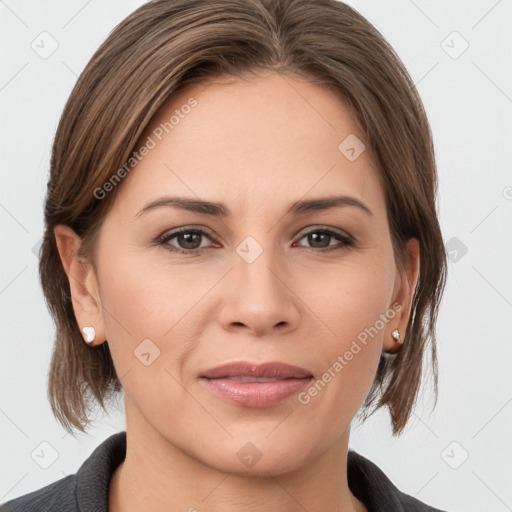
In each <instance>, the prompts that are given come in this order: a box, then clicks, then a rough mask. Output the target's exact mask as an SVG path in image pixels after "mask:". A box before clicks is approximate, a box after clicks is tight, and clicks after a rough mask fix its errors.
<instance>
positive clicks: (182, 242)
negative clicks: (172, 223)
mask: <svg viewBox="0 0 512 512" xmlns="http://www.w3.org/2000/svg"><path fill="white" fill-rule="evenodd" d="M203 237H206V238H208V239H210V240H211V237H210V235H209V234H208V233H207V232H206V231H203V230H202V229H183V230H180V231H174V232H172V233H168V234H166V235H164V236H162V237H160V238H159V239H158V243H159V244H160V245H163V246H165V247H166V249H168V250H170V251H173V252H181V253H184V254H190V253H194V252H199V250H200V249H202V248H205V246H202V244H201V239H202V238H203ZM304 238H306V239H307V241H308V243H309V244H312V247H310V249H317V250H318V251H323V252H326V251H332V250H340V249H346V248H347V247H349V246H351V245H353V240H352V239H351V238H350V237H349V236H348V235H344V234H341V233H338V232H337V231H333V230H330V229H315V230H312V231H308V232H307V233H304V234H303V235H302V236H301V237H300V238H299V240H302V239H304ZM333 238H334V239H336V240H338V241H339V242H340V244H338V245H334V246H332V245H331V241H332V239H333ZM173 239H176V241H177V244H178V247H176V245H174V244H171V243H170V241H171V240H173Z"/></svg>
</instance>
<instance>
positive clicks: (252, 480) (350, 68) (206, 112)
mask: <svg viewBox="0 0 512 512" xmlns="http://www.w3.org/2000/svg"><path fill="white" fill-rule="evenodd" d="M436 186H437V177H436V168H435V160H434V154H433V148H432V140H431V134H430V129H429V124H428V121H427V118H426V115H425V112H424V110H423V107H422V104H421V100H420V99H419V97H418V94H417V92H416V89H415V87H414V85H413V83H412V81H411V79H410V77H409V75H408V74H407V72H406V70H405V68H404V66H403V64H402V63H401V62H400V60H399V58H398V57H397V56H396V54H395V53H394V52H393V50H392V49H391V48H390V46H389V45H388V44H387V42H386V41H385V40H384V39H383V37H382V36H381V35H380V34H379V33H378V32H377V31H376V30H375V29H374V28H373V27H372V26H371V25H370V24H369V23H368V22H367V21H366V20H365V19H364V18H363V17H362V16H361V15H359V14H358V13H357V12H356V11H354V10H353V9H351V8H350V7H348V6H346V5H344V4H342V3H340V2H336V1H334V0H314V1H306V0H278V1H275V0H272V1H270V0H214V1H206V0H195V1H189V0H187V1H185V0H156V1H152V2H148V3H147V4H145V5H143V6H142V7H141V8H139V9H138V10H136V11H135V12H134V13H133V14H131V15H130V16H129V17H128V18H126V19H125V20H124V21H123V22H122V23H121V24H120V25H119V26H118V27H117V28H116V29H115V30H114V31H113V32H112V34H111V35H110V36H109V37H108V39H107V40H106V41H105V42H104V43H103V44H102V46H101V47H100V48H99V50H98V51H97V52H96V54H95V55H94V56H93V57H92V59H91V61H90V62H89V64H88V65H87V67H86V69H85V70H84V72H83V73H82V75H81V76H80V78H79V80H78V82H77V84H76V86H75V88H74V90H73V92H72V94H71V96H70V98H69V100H68V103H67V105H66V107H65V109H64V113H63V116H62V118H61V121H60V123H59V127H58V129H57V134H56V137H55V141H54V146H53V152H52V160H51V174H50V180H49V183H48V193H47V198H46V206H45V223H46V225H45V230H46V231H45V237H44V242H43V245H42V250H41V261H40V275H41V280H42V285H43V289H44V293H45V295H46V299H47V301H48V304H49V306H50V311H51V313H52V314H53V316H54V318H55V321H56V326H57V333H56V340H55V348H54V353H53V357H52V363H51V368H50V379H49V392H50V396H51V405H52V409H53V411H54V413H55V415H56V417H57V418H58V420H59V421H60V422H61V423H62V425H63V426H64V427H65V428H67V429H68V430H69V431H70V432H72V430H73V429H77V430H80V431H85V427H86V426H87V424H88V423H89V421H90V420H89V418H88V413H89V412H90V410H91V408H92V407H93V406H94V401H97V402H98V403H99V404H100V405H101V406H102V407H104V408H106V406H107V404H108V403H109V401H110V400H112V399H114V397H115V396H116V394H117V393H118V392H119V391H121V390H122V391H123V394H124V400H125V409H126V432H120V433H118V434H115V435H113V436H111V437H110V438H108V439H107V440H106V441H105V442H104V443H102V444H101V445H100V446H99V447H98V448H97V449H96V450H95V451H94V453H93V454H92V455H91V456H90V457H89V459H87V460H86V461H85V462H84V464H83V465H82V466H81V467H80V469H79V470H78V472H77V474H76V475H70V476H68V477H66V478H63V479H62V480H59V481H57V482H55V483H53V484H51V485H49V486H47V487H45V488H43V489H40V490H38V491H35V492H33V493H30V494H27V495H25V496H22V497H20V498H16V499H14V500H11V501H9V502H7V503H5V504H4V505H3V507H2V510H5V511H17V510H20V511H21V510H24V511H25V510H62V511H64V510H65V511H74V510H77V511H78V510H80V511H82V512H85V511H91V512H92V511H102V512H103V511H105V512H106V511H107V510H108V511H110V512H131V511H135V510H137V511H140V510H148V511H160V510H162V511H163V510H165V511H168V510H188V511H195V510H197V511H201V510H208V511H220V510H222V511H230V510H237V511H238V510H254V511H257V510H274V511H280V510H283V511H284V510H286V511H295V510H297V511H298V510H308V511H316V510H329V511H331V510H332V511H334V510H343V511H358V512H361V511H408V512H411V511H433V510H436V509H434V508H432V507H429V506H428V505H426V504H424V503H422V502H420V501H419V500H417V499H415V498H413V497H411V496H407V495H405V494H404V493H402V492H400V491H399V490H398V489H397V488H396V487H395V486H394V485H393V484H392V483H391V482H390V481H389V480H388V478H387V477H386V476H385V474H384V473H383V472H382V471H381V470H380V469H379V468H378V467H377V466H376V465H375V464H373V463H372V462H370V461H369V460H367V459H365V458H364V457H362V456H361V455H359V454H357V453H356V452H354V451H351V450H349V449H348V441H349V435H350V424H351V421H352V419H353V418H354V417H355V415H356V413H358V411H360V410H361V411H362V412H363V415H365V416H368V415H369V414H371V413H372V412H373V411H374V410H376V409H377V408H380V407H387V408H388V409H389V412H390V418H391V422H392V425H393V432H394V433H395V434H397V435H398V434H400V433H401V432H402V431H403V429H404V427H405V425H406V423H407V420H408V419H409V417H410V415H411V412H412V407H413V405H414V403H415V400H416V397H417V394H418V386H419V383H420V379H421V376H422V369H423V356H424V354H425V352H426V351H427V350H430V351H431V355H432V356H433V357H432V361H433V367H432V368H431V371H432V376H433V381H434V384H435V379H436V366H435V361H436V358H435V356H436V350H435V322H436V318H437V311H438V306H439V302H440V299H441V295H442V292H443V288H444V282H445V272H446V261H445V251H444V246H443V240H442V235H441V232H440V227H439V223H438V219H437V215H436V207H435V195H436Z"/></svg>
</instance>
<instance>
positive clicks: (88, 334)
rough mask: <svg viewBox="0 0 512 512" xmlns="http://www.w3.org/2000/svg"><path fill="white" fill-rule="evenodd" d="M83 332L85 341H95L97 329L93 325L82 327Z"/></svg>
mask: <svg viewBox="0 0 512 512" xmlns="http://www.w3.org/2000/svg"><path fill="white" fill-rule="evenodd" d="M82 332H83V333H84V336H85V342H86V343H87V344H88V345H90V344H91V343H92V342H93V341H94V338H96V330H95V329H94V327H93V326H92V325H91V326H88V327H82Z"/></svg>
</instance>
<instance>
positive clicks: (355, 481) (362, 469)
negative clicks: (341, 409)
mask: <svg viewBox="0 0 512 512" xmlns="http://www.w3.org/2000/svg"><path fill="white" fill-rule="evenodd" d="M347 477H348V484H349V487H350V490H351V491H352V493H353V494H354V496H355V497H356V498H357V499H359V500H360V501H362V502H363V503H364V504H365V505H366V507H367V508H368V511H369V512H443V511H442V510H440V509H437V508H433V507H431V506H429V505H427V504H426V503H423V502H422V501H420V500H418V499H416V498H414V497H412V496H409V495H408V494H405V493H403V492H402V491H400V490H399V489H398V488H397V487H396V486H395V485H394V484H393V483H392V482H391V480H390V479H389V478H388V477H387V476H386V475H385V474H384V472H383V471H382V470H381V469H380V468H379V467H378V466H377V465H376V464H374V463H373V462H371V461H370V460H368V459H367V458H365V457H363V456H362V455H360V454H359V453H357V452H355V451H353V450H349V452H348V462H347Z"/></svg>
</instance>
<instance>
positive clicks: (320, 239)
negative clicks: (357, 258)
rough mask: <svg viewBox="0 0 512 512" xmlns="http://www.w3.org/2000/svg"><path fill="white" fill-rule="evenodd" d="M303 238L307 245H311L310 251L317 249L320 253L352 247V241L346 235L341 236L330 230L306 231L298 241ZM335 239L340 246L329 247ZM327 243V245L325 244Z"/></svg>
mask: <svg viewBox="0 0 512 512" xmlns="http://www.w3.org/2000/svg"><path fill="white" fill-rule="evenodd" d="M303 238H307V240H308V243H309V244H313V247H312V249H319V250H320V251H322V250H323V251H332V250H337V249H345V248H346V247H347V246H351V245H353V241H352V239H351V238H350V237H349V236H347V235H342V234H341V233H338V232H337V231H332V230H330V229H315V230H313V231H308V232H307V233H304V235H302V237H301V238H300V240H302V239H303ZM333 238H335V239H336V240H338V241H339V242H341V246H340V245H335V246H331V245H330V242H331V241H332V239H333ZM325 242H327V244H325Z"/></svg>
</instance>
